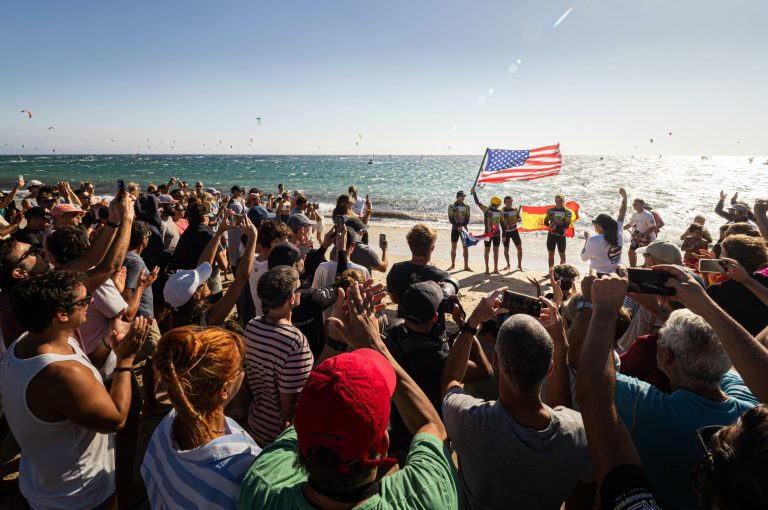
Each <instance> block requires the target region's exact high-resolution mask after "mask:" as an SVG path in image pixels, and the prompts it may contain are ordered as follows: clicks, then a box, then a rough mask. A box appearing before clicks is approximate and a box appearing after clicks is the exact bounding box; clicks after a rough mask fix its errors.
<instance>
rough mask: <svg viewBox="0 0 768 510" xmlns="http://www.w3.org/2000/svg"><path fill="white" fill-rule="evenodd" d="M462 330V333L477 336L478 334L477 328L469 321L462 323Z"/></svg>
mask: <svg viewBox="0 0 768 510" xmlns="http://www.w3.org/2000/svg"><path fill="white" fill-rule="evenodd" d="M460 331H461V332H462V333H469V334H470V335H472V336H475V335H476V334H477V328H473V327H472V326H470V325H469V321H467V322H465V323H464V324H462V326H461V330H460Z"/></svg>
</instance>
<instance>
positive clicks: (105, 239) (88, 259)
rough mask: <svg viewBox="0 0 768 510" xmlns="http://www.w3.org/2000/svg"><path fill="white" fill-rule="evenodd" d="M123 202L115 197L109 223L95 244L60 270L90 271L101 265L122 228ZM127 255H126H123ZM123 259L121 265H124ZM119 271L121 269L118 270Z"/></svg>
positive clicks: (129, 228)
mask: <svg viewBox="0 0 768 510" xmlns="http://www.w3.org/2000/svg"><path fill="white" fill-rule="evenodd" d="M122 207H123V206H122V202H121V199H120V198H119V197H115V198H114V199H113V200H112V202H110V203H109V216H108V217H107V223H106V224H105V225H104V228H102V229H101V230H100V231H99V232H98V233H97V234H96V237H95V238H94V239H93V242H91V244H90V245H89V246H88V248H87V249H86V250H85V253H83V256H82V257H78V258H76V259H75V260H71V261H69V262H67V263H66V264H62V265H61V266H60V267H59V268H60V269H69V270H72V271H88V270H89V269H91V268H93V267H95V266H97V265H98V264H100V263H101V262H102V261H103V260H104V257H105V256H106V254H107V251H108V250H109V249H110V247H111V246H113V241H114V240H115V235H116V234H117V231H118V229H120V227H122V224H121V220H122V212H121V211H122ZM132 224H133V219H131V224H130V225H128V236H129V237H130V231H131V225H132ZM123 255H125V254H123ZM122 262H123V261H122V259H121V260H120V263H121V264H122ZM118 269H119V268H118Z"/></svg>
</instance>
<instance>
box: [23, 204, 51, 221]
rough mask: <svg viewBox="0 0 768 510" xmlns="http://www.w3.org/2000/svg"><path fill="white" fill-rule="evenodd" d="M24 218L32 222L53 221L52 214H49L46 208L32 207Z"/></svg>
mask: <svg viewBox="0 0 768 510" xmlns="http://www.w3.org/2000/svg"><path fill="white" fill-rule="evenodd" d="M24 217H25V218H27V219H28V220H31V219H32V218H45V219H47V220H52V219H53V218H52V216H51V213H49V212H48V209H46V208H45V207H40V206H37V207H30V208H29V209H27V210H26V212H25V213H24Z"/></svg>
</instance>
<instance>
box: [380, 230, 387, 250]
mask: <svg viewBox="0 0 768 510" xmlns="http://www.w3.org/2000/svg"><path fill="white" fill-rule="evenodd" d="M379 248H381V249H382V250H386V249H387V234H385V233H384V232H382V233H381V234H379Z"/></svg>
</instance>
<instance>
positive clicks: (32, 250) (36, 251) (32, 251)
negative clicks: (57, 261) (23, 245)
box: [13, 244, 43, 268]
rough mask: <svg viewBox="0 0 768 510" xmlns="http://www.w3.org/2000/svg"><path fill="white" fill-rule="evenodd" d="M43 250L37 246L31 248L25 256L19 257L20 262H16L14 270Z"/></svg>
mask: <svg viewBox="0 0 768 510" xmlns="http://www.w3.org/2000/svg"><path fill="white" fill-rule="evenodd" d="M42 251H43V250H42V248H40V247H39V246H37V245H36V244H33V245H31V246H30V247H29V249H28V250H27V251H25V252H24V254H23V255H22V256H21V257H19V260H17V261H16V264H15V265H14V266H13V267H14V268H16V267H19V266H20V265H21V263H22V262H24V260H26V259H27V258H28V257H31V256H32V255H38V254H39V253H41V252H42Z"/></svg>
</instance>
